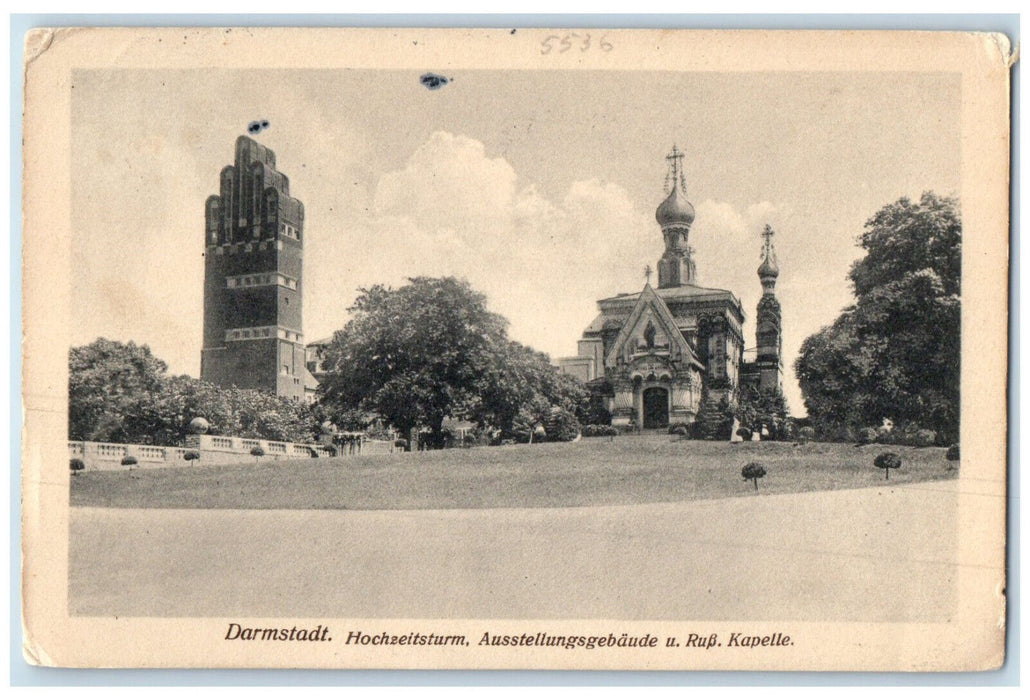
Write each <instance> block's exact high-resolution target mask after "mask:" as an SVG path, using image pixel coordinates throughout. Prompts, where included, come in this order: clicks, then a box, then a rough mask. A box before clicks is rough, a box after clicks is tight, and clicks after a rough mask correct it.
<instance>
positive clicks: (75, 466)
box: [70, 458, 86, 476]
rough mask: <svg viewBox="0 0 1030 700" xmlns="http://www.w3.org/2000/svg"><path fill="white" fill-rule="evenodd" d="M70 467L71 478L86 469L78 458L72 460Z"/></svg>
mask: <svg viewBox="0 0 1030 700" xmlns="http://www.w3.org/2000/svg"><path fill="white" fill-rule="evenodd" d="M70 466H71V470H72V476H75V475H77V474H78V473H79V472H81V471H82V470H83V469H85V468H86V465H85V463H84V462H83V461H82V460H81V459H78V458H74V459H72V460H71V463H70Z"/></svg>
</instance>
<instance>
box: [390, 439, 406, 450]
mask: <svg viewBox="0 0 1030 700" xmlns="http://www.w3.org/2000/svg"><path fill="white" fill-rule="evenodd" d="M393 446H394V447H399V448H401V449H402V450H406V449H408V441H407V440H405V439H404V438H397V439H396V440H394V441H393Z"/></svg>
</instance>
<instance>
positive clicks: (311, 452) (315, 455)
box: [308, 447, 318, 459]
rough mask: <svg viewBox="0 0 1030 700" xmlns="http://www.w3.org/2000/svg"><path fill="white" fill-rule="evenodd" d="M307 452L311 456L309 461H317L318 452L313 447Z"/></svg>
mask: <svg viewBox="0 0 1030 700" xmlns="http://www.w3.org/2000/svg"><path fill="white" fill-rule="evenodd" d="M308 452H309V453H310V454H311V459H318V450H316V449H315V448H314V447H309V448H308Z"/></svg>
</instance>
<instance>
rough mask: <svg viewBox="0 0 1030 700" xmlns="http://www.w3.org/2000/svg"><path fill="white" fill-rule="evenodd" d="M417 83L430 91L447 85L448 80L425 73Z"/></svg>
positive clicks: (434, 74)
mask: <svg viewBox="0 0 1030 700" xmlns="http://www.w3.org/2000/svg"><path fill="white" fill-rule="evenodd" d="M419 82H420V83H422V84H423V85H425V86H426V87H427V88H429V89H430V90H438V89H440V88H442V87H443V86H444V85H446V84H447V83H449V82H450V78H445V77H443V76H442V75H437V74H436V73H426V74H425V75H423V76H422V77H421V78H419Z"/></svg>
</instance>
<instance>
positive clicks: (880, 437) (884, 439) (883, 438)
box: [876, 426, 894, 445]
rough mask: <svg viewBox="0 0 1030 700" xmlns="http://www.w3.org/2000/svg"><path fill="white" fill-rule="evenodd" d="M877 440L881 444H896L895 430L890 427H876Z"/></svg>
mask: <svg viewBox="0 0 1030 700" xmlns="http://www.w3.org/2000/svg"><path fill="white" fill-rule="evenodd" d="M876 442H878V443H880V444H881V445H893V444H894V431H893V430H891V429H890V428H884V427H882V426H881V427H879V428H877V429H876Z"/></svg>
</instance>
